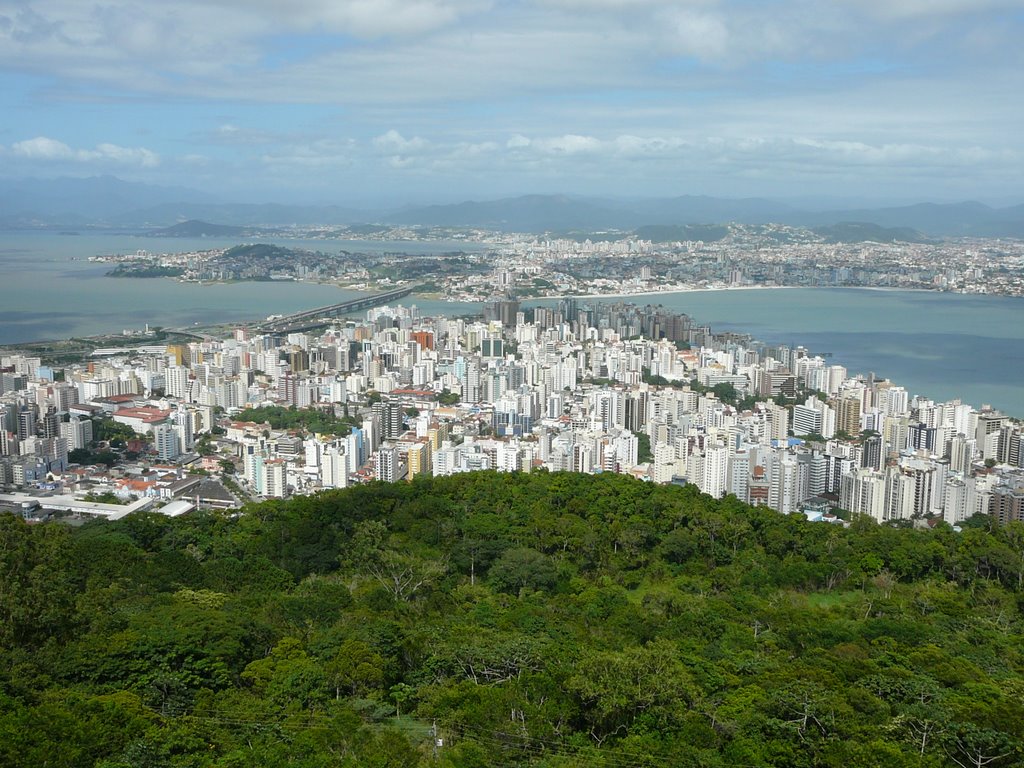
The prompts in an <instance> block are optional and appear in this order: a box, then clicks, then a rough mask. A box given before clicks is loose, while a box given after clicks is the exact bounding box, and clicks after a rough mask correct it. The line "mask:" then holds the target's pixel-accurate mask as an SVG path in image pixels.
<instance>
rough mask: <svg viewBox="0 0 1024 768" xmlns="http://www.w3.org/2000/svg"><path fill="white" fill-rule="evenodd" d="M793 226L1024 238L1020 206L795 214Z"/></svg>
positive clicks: (946, 205) (939, 206)
mask: <svg viewBox="0 0 1024 768" xmlns="http://www.w3.org/2000/svg"><path fill="white" fill-rule="evenodd" d="M796 219H797V221H795V222H793V223H799V224H803V225H805V226H825V225H830V224H838V223H841V222H849V221H857V222H864V223H870V224H877V225H878V226H880V227H910V228H912V229H916V230H917V231H918V232H923V233H924V234H926V235H932V236H943V237H962V236H974V237H1024V206H1015V207H1013V208H1001V209H1000V208H991V207H989V206H987V205H984V204H983V203H978V202H964V203H941V204H940V203H918V204H917V205H905V206H899V207H895V208H865V209H858V210H845V211H844V210H840V211H822V212H820V213H810V214H802V215H800V214H798V215H797V216H796Z"/></svg>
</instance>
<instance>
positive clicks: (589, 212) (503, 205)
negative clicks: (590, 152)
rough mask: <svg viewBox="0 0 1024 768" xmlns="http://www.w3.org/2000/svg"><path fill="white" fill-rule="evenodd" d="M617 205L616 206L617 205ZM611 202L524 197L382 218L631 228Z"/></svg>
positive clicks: (534, 228) (516, 228)
mask: <svg viewBox="0 0 1024 768" xmlns="http://www.w3.org/2000/svg"><path fill="white" fill-rule="evenodd" d="M617 205H619V206H621V203H620V204H617ZM615 206H616V204H615V203H611V202H608V203H607V204H606V201H600V202H594V201H591V200H584V199H581V198H575V197H568V196H566V195H524V196H523V197H510V198H504V199H502V200H491V201H487V202H472V201H470V202H465V203H457V204H454V205H428V206H425V207H422V208H407V209H405V210H402V211H398V212H397V213H393V214H391V215H390V216H387V217H386V220H387V221H388V222H391V223H393V224H409V225H425V226H440V227H480V228H486V229H495V230H499V231H506V232H547V231H549V230H566V229H575V230H599V229H602V228H608V227H611V228H616V229H620V228H631V227H632V226H635V225H636V223H637V222H636V218H635V216H633V215H631V212H630V211H629V210H628V209H625V210H624V209H622V208H621V207H620V208H616V207H615Z"/></svg>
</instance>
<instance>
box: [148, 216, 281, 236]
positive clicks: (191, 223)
mask: <svg viewBox="0 0 1024 768" xmlns="http://www.w3.org/2000/svg"><path fill="white" fill-rule="evenodd" d="M263 231H265V230H261V229H258V228H255V227H236V226H234V225H231V224H211V223H209V222H207V221H198V220H196V219H189V220H188V221H183V222H181V223H180V224H173V225H171V226H169V227H161V228H160V229H154V230H151V231H149V232H147V233H146V234H147V235H150V236H152V237H246V236H249V235H255V234H257V233H260V232H263Z"/></svg>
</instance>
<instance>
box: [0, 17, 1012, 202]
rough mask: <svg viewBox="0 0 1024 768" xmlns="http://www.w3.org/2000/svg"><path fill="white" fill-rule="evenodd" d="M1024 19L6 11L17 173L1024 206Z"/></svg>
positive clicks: (9, 118) (3, 56)
mask: <svg viewBox="0 0 1024 768" xmlns="http://www.w3.org/2000/svg"><path fill="white" fill-rule="evenodd" d="M1022 33H1024V0H831V1H826V0H816V1H812V0H762V1H761V2H753V1H748V2H744V1H743V0H675V1H674V2H668V1H661V0H544V1H543V2H542V1H541V0H536V1H535V2H530V1H529V0H519V1H514V0H408V1H403V0H288V2H284V0H176V2H174V3H168V2H149V1H147V0H101V1H98V2H93V1H92V0H46V2H35V0H0V175H3V176H7V177H25V176H47V177H53V176H62V175H72V176H90V175H98V174H113V175H116V176H118V177H120V178H124V179H130V180H134V181H143V182H147V183H152V184H167V185H172V184H173V185H185V186H190V187H195V188H199V189H203V190H206V191H208V192H210V193H212V194H215V195H217V196H219V197H221V198H222V199H225V200H235V201H253V202H258V201H280V202H288V201H296V202H332V203H339V204H348V205H366V206H376V205H381V204H386V205H391V204H404V203H418V202H445V201H455V200H461V199H469V198H477V199H479V198H493V197H498V196H504V195H512V194H522V193H550V192H559V193H571V194H587V195H602V196H616V197H646V196H662V195H680V194H708V195H718V196H726V197H744V196H766V197H774V198H782V199H797V198H799V199H804V200H815V199H818V200H825V199H838V200H849V201H853V200H857V201H865V202H879V203H884V202H896V201H914V200H962V199H980V200H983V201H987V202H992V203H996V204H1004V203H1012V202H1022V201H1024V188H1022V187H1024V181H1022V180H1024V45H1021V43H1020V41H1021V39H1024V34H1022Z"/></svg>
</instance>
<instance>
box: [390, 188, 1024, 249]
mask: <svg viewBox="0 0 1024 768" xmlns="http://www.w3.org/2000/svg"><path fill="white" fill-rule="evenodd" d="M387 220H388V221H391V222H393V223H400V224H419V225H435V226H465V227H481V228H487V229H497V230H504V231H520V232H548V231H565V230H585V231H600V230H601V229H625V230H633V229H636V228H638V227H647V226H652V225H661V226H670V227H684V226H687V225H697V224H706V223H707V222H716V223H719V224H724V223H727V222H736V223H740V224H768V223H776V224H788V225H791V226H802V227H827V226H833V225H837V224H844V223H849V222H858V223H863V224H873V225H875V226H878V227H882V228H890V229H901V228H904V229H907V230H916V231H917V233H921V234H924V235H926V236H932V237H955V236H975V237H1024V206H1022V205H1019V206H1014V207H1012V208H1002V209H996V208H991V207H989V206H987V205H983V204H982V203H977V202H965V203H953V204H937V203H920V204H918V205H909V206H899V207H895V208H875V209H867V208H865V209H856V210H832V211H805V210H800V209H798V208H795V207H793V206H790V205H786V204H784V203H776V202H772V201H771V200H764V199H760V198H746V199H738V200H731V199H725V198H715V197H700V196H684V197H674V198H665V199H649V200H631V201H621V200H607V199H594V198H577V197H569V196H565V195H526V196H523V197H513V198H504V199H501V200H492V201H486V202H476V201H467V202H463V203H457V204H454V205H431V206H424V207H420V208H407V209H405V210H402V211H399V212H397V213H394V214H392V215H391V216H389V217H387ZM890 234H891V233H890ZM664 235H665V233H662V234H661V235H659V237H660V236H664ZM877 235H878V236H884V235H885V233H877ZM918 236H919V235H918ZM908 237H913V235H911V233H910V232H909V231H907V232H901V233H899V238H900V239H905V238H908Z"/></svg>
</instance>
